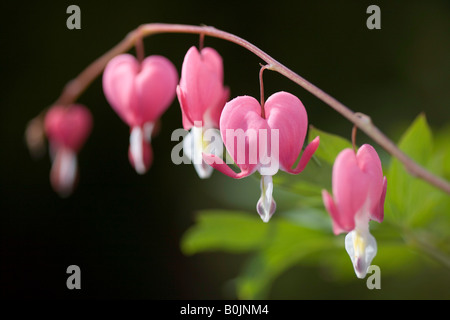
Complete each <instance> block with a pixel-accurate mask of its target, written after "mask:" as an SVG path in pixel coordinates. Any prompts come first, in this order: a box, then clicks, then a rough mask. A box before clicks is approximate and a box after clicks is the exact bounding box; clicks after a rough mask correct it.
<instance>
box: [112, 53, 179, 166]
mask: <svg viewBox="0 0 450 320" xmlns="http://www.w3.org/2000/svg"><path fill="white" fill-rule="evenodd" d="M177 82H178V72H177V70H176V68H175V66H174V65H173V64H172V62H170V61H169V60H168V59H167V58H165V57H162V56H158V55H153V56H149V57H147V58H145V59H144V60H143V61H142V62H141V63H139V62H138V61H137V59H136V58H135V57H133V56H132V55H130V54H121V55H118V56H116V57H114V58H113V59H111V61H109V63H108V65H107V66H106V68H105V71H104V73H103V91H104V93H105V96H106V99H107V100H108V102H109V104H110V105H111V107H112V108H113V109H114V110H115V111H116V113H117V114H118V115H119V116H120V118H121V119H122V120H123V121H124V122H125V123H126V124H128V125H129V126H130V131H131V134H130V147H129V158H130V162H131V164H132V166H133V167H134V168H135V170H136V171H137V172H138V173H140V174H143V173H145V172H146V171H147V170H148V168H149V167H150V165H151V162H152V159H153V154H152V150H151V146H150V142H151V135H152V131H153V128H154V125H155V122H156V121H157V120H158V119H159V117H161V115H162V114H163V113H164V111H165V110H166V109H167V108H168V107H169V106H170V104H171V103H172V100H173V99H174V97H175V89H176V86H177Z"/></svg>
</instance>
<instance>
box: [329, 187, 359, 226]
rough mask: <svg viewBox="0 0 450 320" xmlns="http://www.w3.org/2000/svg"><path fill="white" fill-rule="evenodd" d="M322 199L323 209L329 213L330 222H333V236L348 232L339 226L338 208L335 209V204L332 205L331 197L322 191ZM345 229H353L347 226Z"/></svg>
mask: <svg viewBox="0 0 450 320" xmlns="http://www.w3.org/2000/svg"><path fill="white" fill-rule="evenodd" d="M322 199H323V203H324V205H325V209H326V210H327V211H328V212H329V214H330V216H331V219H332V222H333V232H334V234H336V235H338V234H340V233H342V232H345V231H348V230H347V229H344V228H342V226H341V225H340V213H339V210H338V208H337V207H336V204H335V203H334V200H333V197H331V195H330V194H329V193H328V191H326V190H322ZM347 228H351V229H353V228H354V223H353V227H352V226H351V225H349V226H347Z"/></svg>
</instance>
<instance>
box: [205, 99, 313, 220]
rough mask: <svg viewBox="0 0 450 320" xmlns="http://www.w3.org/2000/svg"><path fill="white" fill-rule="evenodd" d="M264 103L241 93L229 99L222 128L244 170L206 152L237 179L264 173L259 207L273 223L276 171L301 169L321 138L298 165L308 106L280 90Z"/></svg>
mask: <svg viewBox="0 0 450 320" xmlns="http://www.w3.org/2000/svg"><path fill="white" fill-rule="evenodd" d="M264 110H265V113H264V114H265V117H262V112H261V105H260V103H259V102H258V101H257V100H256V99H255V98H253V97H249V96H241V97H237V98H234V99H233V100H231V101H229V102H228V103H227V104H226V105H225V107H224V109H223V111H222V115H221V117H220V133H221V136H222V140H223V141H224V144H225V147H226V149H227V151H228V154H229V155H230V156H231V158H232V160H230V161H228V159H227V163H235V164H236V165H237V166H238V167H239V169H241V172H238V173H236V172H234V171H233V170H232V169H231V168H230V167H229V166H228V165H227V164H226V163H225V162H224V161H223V160H222V159H221V158H219V157H217V156H214V155H208V154H204V159H205V161H206V162H207V163H209V164H210V165H211V166H212V167H213V168H215V169H217V170H219V171H221V172H222V173H224V174H226V175H228V176H230V177H232V178H235V179H239V178H244V177H247V176H249V175H251V174H252V173H254V172H255V171H258V172H259V173H260V174H261V198H260V199H259V201H258V204H257V206H256V208H257V211H258V213H259V214H260V216H261V218H262V220H263V221H264V222H268V221H269V219H270V218H271V216H272V215H273V213H274V212H275V209H276V204H275V201H274V200H273V197H272V192H273V183H272V176H273V175H274V174H276V173H277V172H278V170H279V169H280V170H283V171H285V172H288V173H291V174H298V173H300V172H301V171H303V169H304V168H305V167H306V165H307V163H308V162H309V160H310V159H311V157H312V155H313V154H314V152H315V151H316V149H317V147H318V146H319V137H316V138H315V139H314V140H313V141H312V142H311V143H310V144H309V145H308V146H307V147H306V149H305V150H304V151H303V154H302V157H301V159H300V161H299V163H298V164H297V166H296V167H295V168H292V167H293V166H294V163H295V162H296V160H297V158H298V156H299V155H300V152H301V151H302V147H303V143H304V140H305V137H306V131H307V128H308V118H307V114H306V110H305V107H304V106H303V104H302V103H301V101H300V100H299V99H298V98H297V97H295V96H294V95H292V94H290V93H287V92H277V93H275V94H273V95H271V96H270V97H269V98H268V99H267V101H266V102H265V104H264Z"/></svg>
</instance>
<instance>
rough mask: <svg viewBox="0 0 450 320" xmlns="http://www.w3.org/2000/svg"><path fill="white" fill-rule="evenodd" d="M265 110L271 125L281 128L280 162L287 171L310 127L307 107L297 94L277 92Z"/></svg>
mask: <svg viewBox="0 0 450 320" xmlns="http://www.w3.org/2000/svg"><path fill="white" fill-rule="evenodd" d="M264 110H265V115H266V119H267V123H268V125H269V127H270V128H271V129H278V130H279V157H280V159H279V162H280V165H281V168H282V169H283V170H286V171H287V170H289V169H290V168H291V167H292V165H293V164H294V163H295V161H296V160H297V158H298V156H299V154H300V152H301V150H302V148H303V142H304V140H305V137H306V131H307V129H308V116H307V114H306V110H305V107H304V106H303V104H302V102H301V101H300V100H299V99H298V98H297V97H296V96H294V95H292V94H290V93H288V92H277V93H275V94H273V95H271V96H270V97H269V98H268V99H267V101H266V103H265V104H264ZM305 160H306V159H305ZM306 162H307V161H306ZM302 164H303V163H302ZM304 165H306V163H305V164H304Z"/></svg>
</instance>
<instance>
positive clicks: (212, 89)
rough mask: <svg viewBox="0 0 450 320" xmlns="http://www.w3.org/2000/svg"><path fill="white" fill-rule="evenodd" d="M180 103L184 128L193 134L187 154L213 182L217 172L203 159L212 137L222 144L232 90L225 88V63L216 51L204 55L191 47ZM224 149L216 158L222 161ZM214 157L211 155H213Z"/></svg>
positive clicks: (185, 146) (201, 174)
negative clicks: (221, 127) (220, 130)
mask: <svg viewBox="0 0 450 320" xmlns="http://www.w3.org/2000/svg"><path fill="white" fill-rule="evenodd" d="M177 96H178V101H179V102H180V107H181V112H182V116H183V127H184V129H185V130H189V133H188V134H187V136H186V137H185V138H184V140H183V151H184V154H185V155H186V156H187V157H188V158H189V159H190V160H191V161H192V162H193V164H194V168H195V170H196V171H197V174H198V176H199V177H200V178H202V179H205V178H209V177H210V176H211V174H212V172H213V168H212V167H211V166H209V165H208V164H206V163H205V161H203V159H202V153H203V152H206V148H208V146H210V145H211V144H210V143H209V142H210V141H209V140H208V137H205V135H206V136H208V135H211V134H212V135H213V136H214V138H215V139H216V142H217V143H216V144H222V143H221V141H220V142H219V141H218V139H220V134H218V132H217V133H216V132H215V131H218V130H215V129H218V128H219V120H220V114H221V112H222V109H223V107H224V105H225V102H226V101H227V100H228V97H229V89H228V87H225V86H224V85H223V61H222V57H221V56H220V55H219V53H218V52H217V51H216V50H214V49H213V48H208V47H207V48H203V49H201V50H200V51H198V50H197V48H196V47H191V48H190V49H189V50H188V52H187V53H186V56H185V57H184V61H183V66H182V69H181V79H180V84H179V85H178V87H177ZM222 151H223V150H222V149H221V148H215V152H213V154H214V155H216V156H218V157H221V156H222ZM209 153H211V151H210V152H209Z"/></svg>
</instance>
